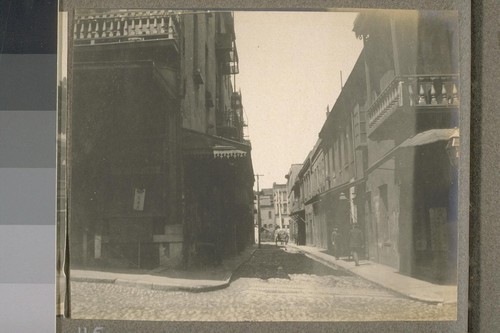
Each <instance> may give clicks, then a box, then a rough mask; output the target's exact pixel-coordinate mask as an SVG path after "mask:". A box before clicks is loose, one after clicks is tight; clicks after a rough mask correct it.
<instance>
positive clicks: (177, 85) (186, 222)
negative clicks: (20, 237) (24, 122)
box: [57, 9, 460, 322]
mask: <svg viewBox="0 0 500 333" xmlns="http://www.w3.org/2000/svg"><path fill="white" fill-rule="evenodd" d="M68 17H69V19H68V20H67V23H62V24H63V25H64V24H67V27H66V31H67V32H68V34H67V36H64V34H61V35H60V36H59V37H60V45H63V47H60V48H59V55H60V58H59V60H60V64H61V65H62V68H63V69H62V70H61V71H60V73H59V110H60V111H59V123H58V148H59V149H58V159H59V163H58V207H57V209H58V240H59V242H58V262H57V267H58V281H59V286H60V287H59V291H60V292H59V294H58V313H60V314H64V315H65V316H66V317H69V318H74V319H103V320H105V319H113V320H152V321H262V322H264V321H265V322H285V321H287V322H289V321H301V322H303V321H315V322H339V321H354V322H356V321H454V320H457V261H458V255H457V253H458V249H457V241H458V239H459V234H458V225H459V223H460V221H459V219H458V192H459V184H458V178H459V173H460V169H459V160H460V154H459V150H460V131H459V125H460V124H459V113H460V94H459V91H460V73H459V43H460V35H459V29H458V12H456V11H430V10H429V11H417V10H375V9H373V10H367V9H363V10H361V9H360V10H355V9H351V10H345V9H344V10H335V9H331V10H325V11H302V12H300V11H241V10H240V11H208V10H196V11H195V10H168V9H156V10H152V9H144V10H137V9H134V10H129V9H85V10H84V9H78V10H76V11H75V12H74V13H70V15H68ZM64 22H66V21H64ZM65 54H67V56H68V57H67V59H68V61H67V62H66V60H65V59H66V58H65Z"/></svg>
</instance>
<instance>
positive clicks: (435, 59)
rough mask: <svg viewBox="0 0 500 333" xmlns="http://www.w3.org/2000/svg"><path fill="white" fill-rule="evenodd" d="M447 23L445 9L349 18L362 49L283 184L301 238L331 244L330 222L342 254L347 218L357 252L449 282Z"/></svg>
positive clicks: (453, 75) (452, 152)
mask: <svg viewBox="0 0 500 333" xmlns="http://www.w3.org/2000/svg"><path fill="white" fill-rule="evenodd" d="M457 29H458V24H457V17H456V16H455V15H453V14H448V15H441V14H440V15H434V14H432V13H430V12H425V11H423V12H417V11H408V12H404V13H403V12H398V13H394V12H391V11H383V12H380V11H379V12H376V11H366V12H362V13H361V14H359V15H358V17H357V19H356V21H355V23H354V29H353V31H354V32H355V34H356V37H358V38H361V39H363V42H364V47H363V50H362V52H361V54H360V56H359V58H358V59H357V62H356V64H355V65H354V67H353V70H352V72H351V74H350V75H349V78H348V80H347V81H346V84H345V86H344V87H343V89H342V91H341V93H340V95H339V97H338V98H337V101H336V103H335V105H334V106H333V107H332V108H331V110H329V114H328V116H327V120H326V121H325V123H324V125H323V127H322V129H321V131H320V133H319V138H318V141H317V143H316V144H315V146H314V147H313V148H312V150H311V151H310V153H309V154H308V156H307V157H306V159H305V161H304V163H303V164H302V168H301V170H300V171H299V173H298V175H297V178H296V180H294V181H293V182H292V183H290V184H289V187H288V188H289V190H288V191H289V192H288V195H289V197H290V196H293V198H294V199H295V198H300V199H299V200H300V201H301V202H303V205H302V204H301V203H297V204H294V206H293V209H292V215H293V216H297V217H299V218H297V219H295V220H299V221H300V220H301V219H300V216H301V214H303V216H304V217H303V221H304V224H305V227H304V229H305V234H306V235H305V244H307V245H312V246H317V247H320V248H323V249H331V239H330V235H331V232H332V230H333V228H337V229H338V230H339V232H340V234H341V235H343V237H341V239H342V240H343V244H341V252H342V254H343V255H348V254H349V248H348V234H349V230H350V229H351V228H352V226H353V225H354V224H357V225H358V226H359V227H360V228H361V230H362V231H363V234H364V242H365V248H364V251H363V252H364V253H362V257H365V258H367V259H370V260H373V261H376V262H378V263H381V264H384V265H388V266H390V267H393V268H395V269H397V270H398V271H399V272H401V273H402V274H407V275H410V276H413V277H417V278H421V279H426V280H429V281H433V282H438V283H455V282H456V262H457V246H456V245H457V244H456V240H457V236H458V235H457V192H458V184H457V173H458V170H457V168H456V158H457V157H458V155H457V153H456V149H457V146H458V140H459V133H458V129H457V127H458V112H459V108H460V100H459V95H458V91H459V85H460V81H459V73H458V40H457V38H458V37H457V36H458V31H457ZM454 161H455V162H454ZM289 179H292V177H290V178H289Z"/></svg>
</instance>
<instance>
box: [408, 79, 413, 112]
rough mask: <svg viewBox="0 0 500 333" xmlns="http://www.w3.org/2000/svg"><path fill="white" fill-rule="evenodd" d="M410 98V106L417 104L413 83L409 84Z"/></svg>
mask: <svg viewBox="0 0 500 333" xmlns="http://www.w3.org/2000/svg"><path fill="white" fill-rule="evenodd" d="M408 100H409V102H410V106H413V105H414V104H415V94H414V92H413V87H412V84H411V83H410V84H408Z"/></svg>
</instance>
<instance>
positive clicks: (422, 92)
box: [418, 83, 427, 105]
mask: <svg viewBox="0 0 500 333" xmlns="http://www.w3.org/2000/svg"><path fill="white" fill-rule="evenodd" d="M418 94H419V99H418V105H426V104H427V101H426V100H425V90H424V83H420V90H419V92H418Z"/></svg>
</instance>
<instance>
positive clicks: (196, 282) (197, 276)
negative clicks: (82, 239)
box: [70, 246, 256, 292]
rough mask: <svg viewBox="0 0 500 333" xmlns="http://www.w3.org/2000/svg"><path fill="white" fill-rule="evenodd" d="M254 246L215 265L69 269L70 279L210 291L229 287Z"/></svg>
mask: <svg viewBox="0 0 500 333" xmlns="http://www.w3.org/2000/svg"><path fill="white" fill-rule="evenodd" d="M255 250H256V246H248V247H247V248H246V249H245V250H244V251H243V252H242V253H241V254H240V255H238V256H234V257H232V258H229V259H226V260H224V261H223V262H222V264H221V265H219V266H217V267H210V268H206V269H203V270H201V269H199V270H189V271H187V270H186V271H182V270H173V269H161V268H157V269H154V270H152V271H149V272H144V271H139V270H130V271H129V272H125V273H123V272H104V271H97V270H78V269H72V270H71V272H70V279H71V281H74V282H97V283H114V284H117V285H122V286H129V287H137V288H144V289H152V290H166V291H174V290H178V291H181V290H182V291H191V292H202V291H211V290H217V289H222V288H226V287H228V286H229V284H230V283H231V279H232V276H233V273H234V272H236V270H237V269H238V268H239V267H240V266H241V265H242V264H243V263H245V262H246V261H248V260H249V259H250V258H251V257H252V255H253V253H254V252H255Z"/></svg>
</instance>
